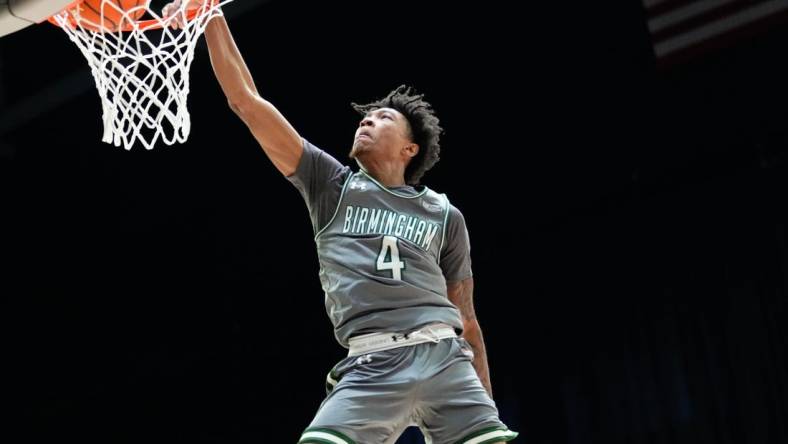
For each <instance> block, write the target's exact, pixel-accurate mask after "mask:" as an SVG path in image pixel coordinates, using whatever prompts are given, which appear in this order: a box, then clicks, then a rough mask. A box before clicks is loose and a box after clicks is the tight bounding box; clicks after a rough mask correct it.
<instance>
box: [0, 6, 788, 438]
mask: <svg viewBox="0 0 788 444" xmlns="http://www.w3.org/2000/svg"><path fill="white" fill-rule="evenodd" d="M245 1H246V0H238V1H237V2H236V3H235V4H232V5H229V6H227V7H226V8H225V11H226V13H227V15H228V16H230V19H229V21H230V25H231V29H232V30H233V33H234V35H235V39H236V41H237V43H238V45H239V47H240V49H241V51H242V52H243V54H244V56H245V58H246V61H247V63H248V65H249V68H250V70H251V71H252V73H253V75H254V77H255V80H256V83H257V85H258V88H259V90H260V92H261V94H262V95H263V96H264V97H266V98H267V99H269V100H271V101H272V102H273V103H274V104H275V105H276V106H277V107H278V108H279V109H280V110H281V111H282V113H283V114H284V115H285V116H286V117H287V118H288V119H289V120H290V122H291V123H292V124H293V125H294V127H295V128H296V129H297V130H298V131H299V133H300V134H301V135H302V136H303V137H305V138H307V139H309V140H310V141H311V142H313V143H315V144H317V145H318V146H320V147H322V148H323V149H325V150H326V151H328V152H330V153H332V154H333V155H335V156H336V157H337V158H339V159H340V160H342V161H343V162H346V161H347V157H346V153H347V152H348V150H349V147H350V142H351V140H352V137H353V132H354V130H355V126H356V125H357V121H358V117H357V115H356V114H355V113H354V112H353V111H352V109H351V108H350V106H349V102H351V101H357V102H365V101H370V100H374V99H377V98H379V97H381V96H382V95H385V94H386V93H387V92H388V91H389V90H391V89H392V88H394V87H396V86H398V85H399V84H401V83H407V84H410V85H413V86H415V87H416V88H417V89H419V90H420V91H422V92H424V93H426V95H427V96H426V97H427V99H428V100H429V101H431V102H432V103H433V105H434V107H435V109H436V110H437V112H438V114H439V116H440V118H441V121H442V123H443V126H444V128H445V130H446V132H445V135H444V137H443V139H442V141H443V143H442V146H443V152H442V160H441V162H440V163H439V164H438V165H437V166H436V167H435V168H434V170H433V171H430V172H429V173H428V175H427V176H426V177H425V183H426V184H427V185H429V186H430V187H431V188H433V189H436V190H438V191H441V192H446V193H447V194H448V195H449V197H450V198H451V199H452V202H453V203H454V204H455V205H457V206H458V207H459V208H460V209H461V210H462V211H463V213H464V214H465V217H466V221H467V224H468V228H469V232H470V236H471V243H472V249H473V251H472V253H473V254H472V257H473V265H474V273H475V281H476V291H475V299H476V307H477V314H478V315H479V319H480V322H481V325H482V327H483V329H484V333H485V339H486V344H487V351H488V358H489V362H490V367H491V374H492V383H493V389H494V393H495V399H496V402H497V403H498V407H499V409H500V413H501V418H502V419H503V420H504V421H505V422H506V423H507V424H508V425H509V427H510V428H512V429H514V430H517V431H519V432H520V434H521V435H520V438H518V439H517V440H516V441H515V442H524V443H569V444H576V443H603V442H604V443H730V444H744V443H752V444H766V443H786V442H788V425H786V424H788V377H787V375H788V368H787V366H788V363H787V362H786V355H788V328H787V327H786V286H787V285H788V280H786V278H787V277H788V245H787V244H786V217H785V214H786V212H785V205H786V172H787V171H786V170H787V169H788V167H787V165H786V141H788V140H787V139H788V132H787V131H786V127H787V125H786V118H787V117H788V113H787V112H786V103H788V88H787V87H786V85H788V82H786V79H788V64H786V62H785V60H786V58H788V51H787V49H788V30H786V27H785V26H774V27H771V28H769V29H768V30H763V31H762V32H757V33H753V34H752V35H749V36H747V37H746V38H742V39H740V40H738V41H736V42H733V43H731V44H729V45H727V46H726V47H724V48H717V49H714V50H710V51H708V52H706V53H704V54H701V55H698V56H697V57H694V58H692V59H691V60H687V61H684V62H682V63H676V64H673V65H671V66H667V67H665V66H658V65H657V64H656V62H655V60H654V56H653V53H652V47H651V42H650V38H649V34H648V30H647V28H646V22H645V15H644V11H643V9H642V6H641V4H640V3H639V2H637V1H615V2H604V3H605V4H604V5H601V6H600V5H593V6H592V5H585V6H582V7H578V6H572V7H570V5H568V4H561V5H556V7H555V8H554V9H553V8H548V7H544V6H538V7H535V6H533V5H531V4H530V3H524V4H515V5H508V6H506V5H504V4H496V3H495V2H480V3H467V4H463V3H460V2H427V1H424V2H410V1H398V2H357V1H347V2H316V3H310V2H303V1H293V0H289V1H280V0H274V1H270V2H252V1H251V0H249V2H248V3H246V4H245V3H244V2H245ZM590 3H602V2H590ZM243 8H245V9H244V10H243V11H241V9H243ZM191 79H192V88H191V89H192V92H191V95H190V101H189V105H190V111H191V114H192V122H193V130H192V134H191V138H190V140H189V141H188V143H186V144H185V145H176V146H173V147H170V146H164V145H159V146H157V147H156V149H154V150H152V151H146V150H145V149H143V148H142V147H141V146H138V147H135V148H134V149H133V150H131V151H129V152H127V151H125V150H123V149H122V148H117V147H114V146H111V145H106V144H103V143H101V141H100V138H101V109H100V103H99V101H98V99H97V95H96V91H95V88H94V86H93V85H92V78H91V76H90V73H89V71H88V70H87V67H86V62H85V61H84V59H83V57H82V55H81V54H80V53H79V52H78V51H77V49H76V48H74V46H73V45H72V44H71V43H70V42H69V41H68V39H67V38H66V36H65V35H63V33H62V31H60V30H58V29H57V28H55V27H52V26H49V25H42V26H37V27H36V26H34V27H31V28H27V29H25V30H23V31H20V32H18V33H16V34H12V35H10V36H7V37H4V38H3V39H0V112H2V119H0V123H3V125H4V127H3V125H0V127H3V131H2V132H0V197H2V206H0V219H1V220H2V222H0V224H2V225H0V228H1V229H2V231H0V233H1V234H2V238H1V239H2V241H0V254H2V256H0V258H1V259H2V260H3V262H4V264H2V268H0V269H1V270H2V287H1V288H0V291H1V292H2V294H3V300H4V308H3V309H2V317H3V318H4V319H3V322H2V324H3V325H4V326H5V330H6V331H5V333H4V338H3V341H2V344H3V349H4V350H3V360H2V362H3V364H4V365H3V367H5V368H6V369H7V370H10V372H9V374H10V375H11V376H8V377H6V378H5V384H4V385H5V386H6V387H5V389H4V392H6V393H8V394H9V396H3V398H4V399H5V400H6V401H7V403H8V407H10V409H12V411H13V412H14V413H15V415H14V416H12V419H11V420H10V421H9V425H12V426H13V427H9V428H7V429H6V430H5V431H4V432H3V433H4V434H8V435H9V439H3V441H6V442H43V441H45V440H47V441H48V440H51V439H59V440H64V439H68V440H79V441H81V442H86V441H90V442H112V443H138V442H151V441H166V442H190V443H196V442H205V443H208V442H211V443H230V442H233V443H234V442H249V443H251V442H255V443H269V442H271V443H273V442H277V443H278V442H295V441H296V440H297V439H298V436H299V435H300V433H301V431H302V430H303V428H304V427H306V426H307V425H308V424H309V421H310V420H311V418H312V416H313V415H314V413H315V412H316V410H317V408H318V406H319V403H320V401H321V400H322V397H323V395H324V388H323V387H324V378H325V374H326V373H327V372H328V370H329V369H330V368H331V367H332V366H333V365H334V363H336V362H337V361H338V360H339V359H341V358H342V356H343V349H342V348H341V347H340V346H339V345H337V344H336V342H335V340H334V337H333V333H332V329H331V325H330V323H329V321H328V318H327V316H326V313H325V310H324V306H323V293H322V291H321V290H320V286H319V281H318V278H317V270H318V267H317V260H316V254H315V251H314V244H313V242H312V238H311V227H310V224H309V218H308V216H307V212H306V208H305V205H304V203H303V201H302V200H301V198H300V196H299V195H298V193H297V192H296V190H295V189H294V188H293V187H292V186H291V185H290V184H289V183H288V182H287V181H286V180H284V179H283V178H282V177H280V175H279V173H278V172H277V171H276V170H275V168H273V166H272V165H271V164H270V162H269V161H268V160H267V158H266V157H265V155H264V153H263V152H262V150H261V149H260V148H259V147H258V146H257V144H256V142H255V141H254V140H253V138H252V137H251V136H250V134H249V133H248V131H247V129H246V128H245V126H244V125H243V123H242V122H241V121H240V120H239V119H238V118H237V117H236V116H235V115H234V114H232V112H231V111H230V109H229V108H228V107H227V105H226V100H225V99H224V97H223V95H222V93H221V91H220V89H219V87H218V85H217V83H216V81H215V79H214V77H213V74H212V71H211V67H210V63H209V60H208V56H207V52H206V51H205V49H204V45H201V47H199V48H198V50H197V58H196V60H195V62H194V65H193V67H192V71H191ZM17 433H18V435H16V436H15V437H14V438H13V439H10V436H11V435H12V434H17ZM416 435H417V434H415V433H411V432H409V433H407V434H406V435H405V436H404V437H403V438H402V439H401V441H400V442H402V443H406V442H407V443H411V442H418V439H420V438H418V437H417V436H416Z"/></svg>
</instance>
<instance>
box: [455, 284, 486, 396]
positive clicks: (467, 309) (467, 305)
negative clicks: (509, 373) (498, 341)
mask: <svg viewBox="0 0 788 444" xmlns="http://www.w3.org/2000/svg"><path fill="white" fill-rule="evenodd" d="M447 289H448V296H449V300H450V301H451V302H452V304H454V305H455V306H456V307H457V309H458V310H459V311H460V316H461V317H462V325H463V333H462V337H463V338H465V340H466V341H468V344H470V346H471V348H472V349H473V354H474V357H473V367H474V368H475V369H476V373H477V374H478V375H479V379H480V380H481V382H482V385H483V386H484V388H485V390H487V393H488V394H489V395H490V398H492V396H493V395H492V384H490V368H489V366H488V365H487V351H486V349H485V348H484V337H483V335H482V328H481V327H480V326H479V321H478V319H477V318H476V311H475V310H474V308H473V277H469V278H467V279H463V280H461V281H457V282H448V283H447Z"/></svg>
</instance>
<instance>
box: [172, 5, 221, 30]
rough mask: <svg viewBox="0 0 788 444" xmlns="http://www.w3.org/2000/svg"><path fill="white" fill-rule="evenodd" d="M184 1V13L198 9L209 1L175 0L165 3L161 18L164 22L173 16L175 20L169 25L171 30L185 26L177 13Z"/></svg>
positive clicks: (182, 18) (181, 15) (180, 15)
mask: <svg viewBox="0 0 788 444" xmlns="http://www.w3.org/2000/svg"><path fill="white" fill-rule="evenodd" d="M184 1H185V2H186V11H191V10H194V9H199V8H200V7H201V6H202V5H203V4H205V3H207V2H209V1H210V0H175V1H172V2H170V3H167V5H166V6H165V7H164V8H162V10H161V17H162V18H163V19H164V20H167V19H168V18H170V17H171V16H173V15H174V16H175V19H174V20H173V21H172V23H170V27H171V28H172V29H179V28H183V27H184V26H186V22H185V21H184V16H183V14H178V13H177V12H178V10H180V8H181V6H183V3H184Z"/></svg>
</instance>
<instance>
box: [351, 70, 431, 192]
mask: <svg viewBox="0 0 788 444" xmlns="http://www.w3.org/2000/svg"><path fill="white" fill-rule="evenodd" d="M351 106H352V107H353V109H355V110H356V111H358V112H359V113H361V115H366V114H367V113H368V112H370V111H374V110H376V109H379V108H392V109H395V110H397V111H399V112H400V113H402V115H403V116H405V119H406V120H407V121H408V124H409V125H410V134H409V136H410V138H411V140H412V141H413V143H415V144H417V145H418V146H419V152H418V154H416V155H415V156H414V157H413V158H412V159H411V160H410V163H409V164H408V166H407V167H405V182H407V184H408V185H411V186H416V185H418V184H419V181H420V180H421V178H422V176H424V173H426V172H427V171H429V169H430V168H432V167H433V166H434V165H435V164H436V163H438V160H440V151H441V146H440V135H441V133H442V132H443V128H441V126H440V121H439V120H438V118H437V117H436V116H435V112H434V111H433V109H432V105H430V104H429V103H428V102H425V101H424V94H417V93H416V91H415V90H413V88H411V87H409V86H405V85H400V86H399V87H397V88H396V89H395V90H393V91H391V92H390V93H389V94H388V95H387V96H386V97H385V98H383V99H380V100H378V101H375V102H372V103H368V104H366V105H359V104H356V103H351Z"/></svg>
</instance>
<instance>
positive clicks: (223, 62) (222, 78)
mask: <svg viewBox="0 0 788 444" xmlns="http://www.w3.org/2000/svg"><path fill="white" fill-rule="evenodd" d="M188 1H189V2H190V3H189V4H188V5H187V8H197V7H199V6H200V5H201V4H202V3H203V2H205V1H210V0H188ZM181 4H182V0H176V1H174V2H172V3H169V4H168V5H167V6H165V7H164V10H163V11H162V16H164V17H168V16H170V15H172V14H174V13H175V11H177V10H178V8H180V7H181ZM175 26H176V27H177V21H176V25H175ZM205 39H206V41H207V42H208V52H209V53H210V56H211V65H212V66H213V70H214V73H215V74H216V78H217V80H218V81H219V85H220V86H221V88H222V91H224V95H225V96H226V97H227V101H228V103H229V105H230V108H231V109H232V110H233V111H234V112H235V113H236V114H237V115H238V116H239V117H240V118H241V120H243V121H244V123H245V124H246V126H247V127H248V128H249V130H250V131H251V132H252V135H253V136H254V138H255V139H257V142H258V143H259V144H260V146H261V147H262V148H263V151H265V154H266V155H268V158H269V159H271V162H273V164H274V166H276V168H277V169H278V170H279V171H280V172H281V173H282V174H284V175H285V176H290V175H292V174H293V173H294V172H295V170H296V167H297V166H298V161H299V160H300V159H301V153H302V151H303V146H302V142H301V137H300V136H299V135H298V133H297V132H296V130H295V129H294V128H293V127H292V126H291V125H290V122H288V121H287V120H286V119H285V118H284V116H282V114H281V113H280V112H279V110H277V109H276V108H275V107H274V106H273V105H272V104H271V103H270V102H269V101H267V100H265V99H263V98H262V97H261V96H260V94H259V93H258V91H257V88H256V87H255V84H254V80H253V79H252V75H251V73H250V72H249V69H248V68H247V66H246V63H245V62H244V59H243V57H242V56H241V53H240V51H239V50H238V47H237V46H236V45H235V41H234V40H233V36H232V34H231V33H230V29H229V27H228V26H227V22H226V21H225V19H224V17H215V18H214V19H212V20H211V22H210V23H209V24H208V27H207V28H206V29H205Z"/></svg>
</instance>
